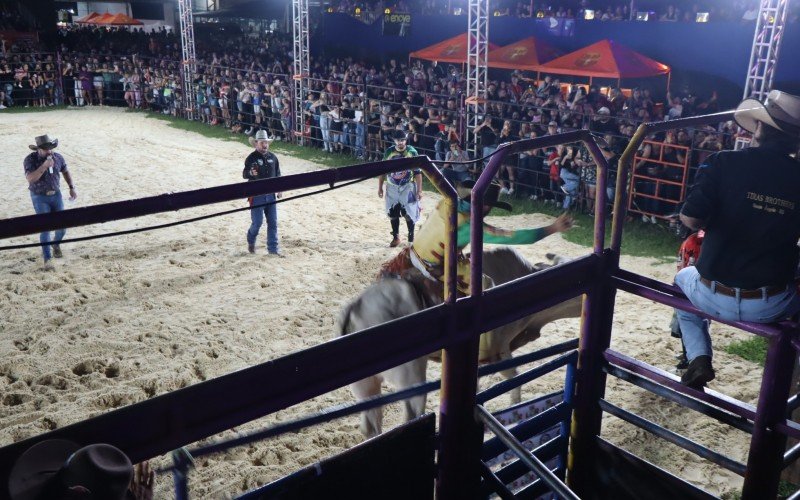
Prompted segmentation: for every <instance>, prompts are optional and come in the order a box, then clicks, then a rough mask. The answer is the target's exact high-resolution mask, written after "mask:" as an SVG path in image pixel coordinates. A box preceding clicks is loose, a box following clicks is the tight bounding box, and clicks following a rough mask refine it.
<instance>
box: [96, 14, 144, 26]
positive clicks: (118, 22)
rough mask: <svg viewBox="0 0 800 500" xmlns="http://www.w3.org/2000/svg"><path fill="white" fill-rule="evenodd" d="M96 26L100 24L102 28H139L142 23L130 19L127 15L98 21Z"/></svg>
mask: <svg viewBox="0 0 800 500" xmlns="http://www.w3.org/2000/svg"><path fill="white" fill-rule="evenodd" d="M97 24H101V25H103V26H139V25H142V24H144V23H143V22H141V21H139V20H138V19H134V18H132V17H131V16H129V15H127V14H114V15H112V16H111V17H109V18H108V19H105V20H103V21H98V22H97Z"/></svg>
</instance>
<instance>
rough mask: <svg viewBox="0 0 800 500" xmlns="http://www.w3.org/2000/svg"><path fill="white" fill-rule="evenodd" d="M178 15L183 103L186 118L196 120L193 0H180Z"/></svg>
mask: <svg viewBox="0 0 800 500" xmlns="http://www.w3.org/2000/svg"><path fill="white" fill-rule="evenodd" d="M178 17H179V18H180V28H181V49H182V51H183V52H182V55H183V57H182V58H181V66H182V68H181V69H182V73H181V76H182V77H183V78H182V80H183V85H182V87H181V88H182V90H183V104H184V111H185V112H186V118H188V119H189V120H194V111H195V110H194V108H195V98H194V88H193V80H194V75H195V74H196V73H197V71H196V65H197V58H196V56H195V50H194V17H193V16H192V0H178Z"/></svg>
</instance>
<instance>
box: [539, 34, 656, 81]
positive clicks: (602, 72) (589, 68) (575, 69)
mask: <svg viewBox="0 0 800 500" xmlns="http://www.w3.org/2000/svg"><path fill="white" fill-rule="evenodd" d="M538 71H541V72H542V73H552V74H556V75H572V76H585V77H589V81H590V82H591V79H592V78H614V79H617V80H620V79H622V78H643V77H648V76H658V75H667V86H669V73H670V67H669V66H667V65H666V64H662V63H660V62H658V61H655V60H653V59H650V58H649V57H646V56H644V55H642V54H640V53H638V52H636V51H634V50H632V49H629V48H628V47H625V46H624V45H620V44H618V43H616V42H614V41H613V40H601V41H599V42H597V43H594V44H592V45H589V46H588V47H584V48H582V49H579V50H576V51H575V52H571V53H569V54H567V55H564V56H561V57H559V58H557V59H553V60H552V61H550V62H548V63H545V64H542V65H541V66H539V68H538Z"/></svg>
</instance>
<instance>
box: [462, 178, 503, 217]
mask: <svg viewBox="0 0 800 500" xmlns="http://www.w3.org/2000/svg"><path fill="white" fill-rule="evenodd" d="M473 187H475V181H473V180H466V181H461V182H459V183H458V184H457V185H456V192H457V193H458V196H459V197H460V198H461V199H462V200H464V201H466V202H470V201H471V199H472V198H471V196H472V188H473ZM500 188H501V186H500V184H497V183H496V182H492V183H491V184H489V187H488V188H487V189H486V193H485V194H484V195H483V204H484V206H489V207H496V208H502V209H503V210H506V211H508V212H510V211H511V210H512V207H511V204H510V203H506V202H505V201H498V200H497V199H498V198H499V197H500Z"/></svg>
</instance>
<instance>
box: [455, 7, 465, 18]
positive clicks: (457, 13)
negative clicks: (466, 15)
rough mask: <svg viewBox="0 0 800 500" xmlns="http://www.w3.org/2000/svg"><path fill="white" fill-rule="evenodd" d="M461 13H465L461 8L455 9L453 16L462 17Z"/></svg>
mask: <svg viewBox="0 0 800 500" xmlns="http://www.w3.org/2000/svg"><path fill="white" fill-rule="evenodd" d="M461 12H463V11H462V10H461V7H456V8H455V9H453V15H454V16H460V15H461Z"/></svg>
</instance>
